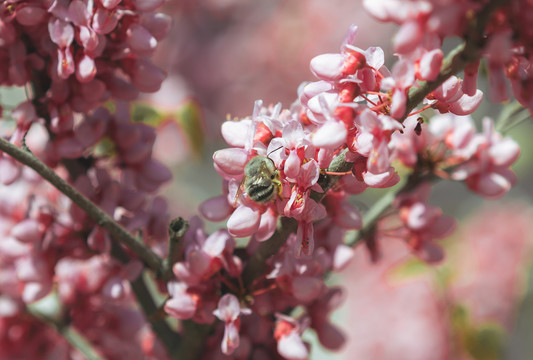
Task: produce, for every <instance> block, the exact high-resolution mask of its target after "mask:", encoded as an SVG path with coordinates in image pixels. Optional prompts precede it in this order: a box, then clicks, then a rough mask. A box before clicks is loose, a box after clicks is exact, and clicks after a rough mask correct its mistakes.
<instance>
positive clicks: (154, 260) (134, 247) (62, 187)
mask: <svg viewBox="0 0 533 360" xmlns="http://www.w3.org/2000/svg"><path fill="white" fill-rule="evenodd" d="M0 150H1V151H3V152H4V153H6V154H8V155H10V156H12V157H13V158H14V159H16V160H17V161H19V162H21V163H22V164H24V165H27V166H29V167H30V168H32V169H33V170H35V171H36V172H37V173H38V174H39V175H41V176H42V177H43V178H44V179H46V180H47V181H48V182H49V183H50V184H52V185H53V186H54V187H55V188H56V189H58V190H59V191H60V192H62V193H63V194H65V195H66V196H67V197H68V198H69V199H70V200H72V202H74V203H75V204H76V205H78V206H79V207H80V208H82V209H83V210H84V211H85V212H86V213H87V214H88V215H89V216H90V217H91V218H92V219H93V220H95V221H96V222H97V223H98V225H99V226H101V227H103V228H104V229H106V230H107V231H109V233H110V234H111V236H112V237H113V238H114V239H115V240H117V241H119V242H120V243H122V244H123V245H124V246H126V247H127V248H128V249H130V250H131V251H132V252H134V253H135V254H136V255H137V256H138V257H139V258H140V259H141V260H143V261H144V263H145V264H146V265H147V266H148V267H149V268H150V269H152V270H154V271H155V272H156V274H160V273H161V266H162V260H161V258H159V256H157V254H156V253H154V252H153V251H152V250H151V249H150V248H149V247H148V246H146V245H145V244H143V243H142V242H141V241H139V240H137V239H136V238H135V237H134V236H132V235H131V234H130V233H129V232H128V231H127V230H126V229H125V228H123V227H122V226H121V225H120V224H118V223H117V222H116V221H115V220H113V218H112V217H111V216H109V215H108V214H106V213H105V212H104V211H103V210H101V209H100V208H99V207H98V206H97V205H96V204H94V203H93V202H92V201H91V200H89V199H88V198H86V197H85V196H84V195H83V194H82V193H80V192H79V191H78V190H76V189H75V188H74V187H73V186H72V185H70V184H69V183H67V182H66V181H65V180H63V179H62V178H61V177H59V176H58V175H57V174H56V173H55V172H54V171H53V170H52V169H50V168H49V167H48V166H46V165H45V164H44V163H43V162H42V161H41V160H39V159H38V158H37V157H36V156H35V155H33V154H32V153H31V152H30V151H29V150H23V149H19V148H18V147H16V146H15V145H13V144H11V143H10V142H9V141H7V140H5V139H2V138H0Z"/></svg>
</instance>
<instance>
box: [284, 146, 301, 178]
mask: <svg viewBox="0 0 533 360" xmlns="http://www.w3.org/2000/svg"><path fill="white" fill-rule="evenodd" d="M300 164H301V161H300V158H299V157H298V154H297V153H296V151H291V152H290V153H289V157H288V158H287V160H285V167H284V172H285V175H286V176H287V178H290V179H295V178H296V176H298V173H299V172H300Z"/></svg>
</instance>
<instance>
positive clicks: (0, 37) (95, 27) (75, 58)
mask: <svg viewBox="0 0 533 360" xmlns="http://www.w3.org/2000/svg"><path fill="white" fill-rule="evenodd" d="M162 3H163V1H162V0H161V1H148V2H147V1H134V0H128V1H121V0H111V1H93V0H84V1H82V0H75V1H66V0H53V1H52V0H44V1H43V0H21V1H19V0H8V1H3V2H2V4H0V29H1V31H0V63H1V64H2V67H1V68H2V69H1V70H0V85H4V86H5V85H7V86H12V85H17V86H24V85H26V84H27V83H28V82H30V81H33V82H35V81H36V80H39V84H38V85H37V84H35V85H37V90H36V95H37V96H38V97H39V99H38V100H39V102H41V103H43V105H45V106H46V108H47V112H49V113H50V115H51V120H52V121H56V122H59V123H61V122H63V121H69V118H70V117H71V116H72V112H87V111H88V110H91V109H93V108H94V107H95V106H97V105H98V104H100V103H101V102H102V101H104V100H107V99H110V98H116V99H125V100H132V99H134V98H135V97H136V96H137V94H138V92H139V90H140V91H145V92H146V91H148V92H153V91H156V90H157V89H159V86H160V84H161V81H162V80H163V78H164V73H163V71H162V70H161V69H159V68H158V67H156V66H155V65H153V64H152V63H151V62H150V60H149V59H148V57H149V56H150V55H151V54H152V53H153V52H154V51H155V49H156V47H157V44H158V42H159V41H160V40H162V39H163V38H164V37H165V36H166V35H167V34H168V32H169V30H170V17H168V16H167V15H163V14H161V13H156V12H155V10H156V9H157V8H158V7H160V6H161V5H162ZM43 86H44V87H45V88H42V87H43Z"/></svg>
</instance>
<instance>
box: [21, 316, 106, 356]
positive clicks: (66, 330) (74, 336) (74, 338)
mask: <svg viewBox="0 0 533 360" xmlns="http://www.w3.org/2000/svg"><path fill="white" fill-rule="evenodd" d="M26 309H27V311H28V313H29V314H31V315H33V316H34V317H36V318H38V319H39V320H41V321H43V322H44V323H45V324H47V325H49V326H51V327H53V328H54V329H55V330H56V331H57V332H58V333H59V334H61V336H63V337H64V338H65V340H67V341H68V342H69V344H70V345H71V346H72V347H73V348H75V349H77V350H79V352H81V353H82V354H83V355H84V356H85V358H86V359H88V360H105V358H104V357H102V356H101V355H100V354H98V352H97V351H96V350H95V349H94V348H93V347H92V345H91V343H90V342H89V341H88V340H87V339H86V338H85V337H84V336H83V335H82V334H80V333H79V332H78V330H76V329H74V328H73V327H72V326H68V325H65V324H63V323H60V322H58V321H56V320H54V319H52V318H50V317H49V316H47V315H46V314H44V313H42V312H41V311H40V310H38V309H37V308H36V307H32V306H28V307H27V308H26Z"/></svg>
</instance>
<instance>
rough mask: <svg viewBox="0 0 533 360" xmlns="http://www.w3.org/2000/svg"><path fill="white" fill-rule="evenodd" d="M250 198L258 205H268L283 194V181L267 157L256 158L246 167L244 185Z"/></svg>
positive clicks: (259, 156)
mask: <svg viewBox="0 0 533 360" xmlns="http://www.w3.org/2000/svg"><path fill="white" fill-rule="evenodd" d="M242 187H243V188H244V191H246V193H247V194H248V197H249V198H250V199H251V200H252V201H254V202H256V203H258V204H267V203H269V202H271V201H272V200H274V198H275V197H276V195H280V194H281V180H280V176H279V171H278V169H277V168H276V166H275V165H274V162H273V161H272V160H271V159H270V158H269V157H267V156H261V155H258V156H255V157H253V158H251V159H250V161H248V163H247V164H246V166H245V167H244V181H243V183H242Z"/></svg>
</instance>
